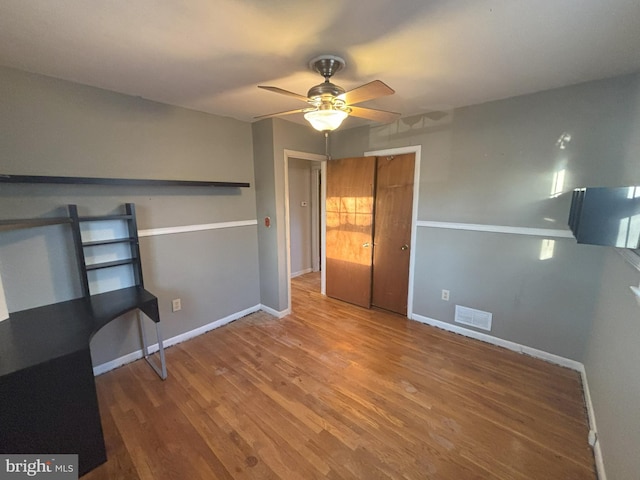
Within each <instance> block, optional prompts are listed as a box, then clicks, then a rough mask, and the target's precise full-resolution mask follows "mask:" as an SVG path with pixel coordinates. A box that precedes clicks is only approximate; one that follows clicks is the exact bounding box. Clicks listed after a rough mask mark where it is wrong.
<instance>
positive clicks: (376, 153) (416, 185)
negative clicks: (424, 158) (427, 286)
mask: <svg viewBox="0 0 640 480" xmlns="http://www.w3.org/2000/svg"><path fill="white" fill-rule="evenodd" d="M421 151H422V146H421V145H412V146H409V147H398V148H388V149H385V150H371V151H368V152H364V156H365V157H382V156H386V155H401V154H403V153H413V154H415V160H414V161H415V164H414V170H413V207H412V209H411V250H410V251H409V292H408V294H407V318H412V316H413V280H414V273H415V263H416V235H417V226H418V200H419V199H418V195H419V193H420V154H421Z"/></svg>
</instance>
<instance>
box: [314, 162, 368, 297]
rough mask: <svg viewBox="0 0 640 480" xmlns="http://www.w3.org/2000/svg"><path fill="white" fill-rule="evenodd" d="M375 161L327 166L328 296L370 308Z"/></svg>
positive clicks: (330, 163) (337, 163)
mask: <svg viewBox="0 0 640 480" xmlns="http://www.w3.org/2000/svg"><path fill="white" fill-rule="evenodd" d="M375 174H376V158H375V157H361V158H343V159H339V160H331V161H329V162H327V203H326V215H327V238H326V250H327V251H326V258H327V268H326V270H327V271H326V282H327V283H326V292H327V295H328V296H329V297H333V298H337V299H339V300H343V301H345V302H349V303H353V304H355V305H360V306H362V307H366V308H369V307H370V306H371V265H372V255H373V253H372V252H373V207H374V185H375Z"/></svg>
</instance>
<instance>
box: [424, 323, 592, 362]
mask: <svg viewBox="0 0 640 480" xmlns="http://www.w3.org/2000/svg"><path fill="white" fill-rule="evenodd" d="M411 319H412V320H415V321H417V322H420V323H424V324H427V325H431V326H432V327H438V328H441V329H443V330H447V331H449V332H453V333H458V334H460V335H464V336H465V337H470V338H475V339H476V340H481V341H483V342H486V343H490V344H492V345H497V346H499V347H504V348H507V349H509V350H513V351H514V352H518V353H524V354H526V355H529V356H531V357H535V358H539V359H541V360H545V361H547V362H550V363H555V364H556V365H560V366H562V367H567V368H570V369H571V370H575V371H577V372H582V370H584V365H583V364H582V363H580V362H578V361H576V360H571V359H570V358H565V357H561V356H560V355H556V354H554V353H549V352H545V351H544V350H538V349H537V348H533V347H528V346H526V345H522V344H520V343H516V342H512V341H511V340H504V339H502V338H498V337H494V336H493V335H488V334H486V333H480V332H476V331H475V330H470V329H468V328H463V327H459V326H457V325H452V324H451V323H446V322H442V321H440V320H435V319H433V318H429V317H424V316H422V315H418V314H417V313H414V314H413V316H412V317H411Z"/></svg>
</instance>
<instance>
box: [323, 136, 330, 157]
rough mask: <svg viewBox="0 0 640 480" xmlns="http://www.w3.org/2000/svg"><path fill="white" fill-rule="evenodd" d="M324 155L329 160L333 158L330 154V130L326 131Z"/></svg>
mask: <svg viewBox="0 0 640 480" xmlns="http://www.w3.org/2000/svg"><path fill="white" fill-rule="evenodd" d="M324 156H325V157H327V160H331V155H329V132H327V131H325V132H324Z"/></svg>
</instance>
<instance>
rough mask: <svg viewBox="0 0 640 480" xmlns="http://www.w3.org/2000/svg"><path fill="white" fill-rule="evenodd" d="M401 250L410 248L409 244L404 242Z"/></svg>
mask: <svg viewBox="0 0 640 480" xmlns="http://www.w3.org/2000/svg"><path fill="white" fill-rule="evenodd" d="M400 250H409V245H407V244H404V245H402V246H401V247H400Z"/></svg>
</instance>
